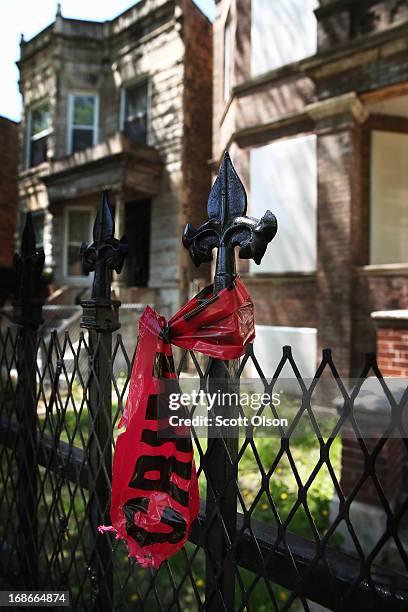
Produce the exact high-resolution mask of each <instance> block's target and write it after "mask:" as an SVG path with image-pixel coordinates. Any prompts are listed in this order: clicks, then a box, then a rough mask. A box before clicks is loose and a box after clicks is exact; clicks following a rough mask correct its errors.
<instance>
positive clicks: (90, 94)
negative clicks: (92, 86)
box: [66, 91, 99, 155]
mask: <svg viewBox="0 0 408 612" xmlns="http://www.w3.org/2000/svg"><path fill="white" fill-rule="evenodd" d="M81 97H82V98H94V100H95V106H94V118H93V125H92V146H93V147H94V146H95V145H96V144H98V139H99V94H98V93H97V92H95V91H71V92H70V93H69V94H68V117H67V119H68V120H67V146H66V152H67V155H73V154H74V153H78V152H80V151H73V144H74V142H73V137H72V136H73V134H72V133H73V130H74V127H75V128H76V129H83V130H84V131H86V130H88V131H90V130H91V128H90V126H88V125H87V126H80V125H78V126H74V123H73V119H74V101H75V98H81Z"/></svg>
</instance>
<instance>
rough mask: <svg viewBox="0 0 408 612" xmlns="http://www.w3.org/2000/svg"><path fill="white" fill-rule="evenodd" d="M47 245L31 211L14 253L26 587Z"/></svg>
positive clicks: (32, 579) (33, 581)
mask: <svg viewBox="0 0 408 612" xmlns="http://www.w3.org/2000/svg"><path fill="white" fill-rule="evenodd" d="M44 259H45V258H44V251H43V250H42V249H37V247H36V244H35V234H34V226H33V221H32V218H31V213H27V215H26V219H25V225H24V229H23V234H22V239H21V253H20V254H16V255H15V256H14V262H13V263H14V268H15V270H16V274H17V278H18V284H17V287H18V290H17V295H16V296H15V299H14V304H13V318H14V322H15V323H16V324H17V325H18V332H17V343H16V346H17V374H18V383H17V393H16V417H17V421H18V424H19V428H18V437H17V441H16V450H17V457H18V460H17V461H18V495H17V512H18V517H19V544H18V557H19V566H20V572H21V577H22V581H23V584H24V586H25V588H36V586H37V583H38V574H37V572H38V541H37V538H38V524H37V519H38V517H37V478H38V465H37V453H36V443H35V439H36V420H37V414H36V411H37V389H36V378H37V376H36V374H37V370H36V366H37V331H38V327H39V325H40V324H41V323H42V305H43V302H44V294H43V291H42V286H41V275H42V271H43V267H44Z"/></svg>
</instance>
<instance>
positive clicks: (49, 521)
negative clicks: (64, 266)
mask: <svg viewBox="0 0 408 612" xmlns="http://www.w3.org/2000/svg"><path fill="white" fill-rule="evenodd" d="M209 213H210V221H209V222H208V223H207V224H205V225H204V226H203V227H202V228H199V229H198V230H194V229H193V228H190V227H189V228H187V230H186V233H185V235H184V244H185V246H186V247H187V248H189V250H190V253H191V254H192V256H193V259H195V263H197V264H199V263H201V262H203V261H208V259H209V258H210V254H211V250H212V249H213V248H214V247H216V248H217V249H218V260H217V266H216V287H217V290H219V289H221V288H222V287H224V286H226V285H227V284H228V283H229V282H230V280H231V278H232V277H233V275H234V274H235V262H234V254H233V252H234V247H235V246H237V245H238V246H240V249H241V256H243V257H253V258H254V259H255V260H256V261H259V260H260V258H261V257H262V255H263V253H264V252H265V249H266V247H267V244H268V242H270V241H271V240H272V238H273V236H274V234H275V232H276V224H275V222H274V219H273V216H272V215H271V214H270V213H267V214H266V215H265V217H264V218H263V219H262V220H261V221H257V220H253V219H250V218H246V217H245V214H246V196H245V192H244V191H243V187H242V185H241V183H240V182H239V179H238V177H237V176H236V174H235V172H234V170H233V168H232V165H231V163H230V160H229V158H228V157H226V159H225V160H224V164H223V167H222V168H221V171H220V175H219V180H218V182H217V183H216V184H215V186H214V187H213V190H212V193H211V195H210V201H209ZM248 244H250V245H251V246H250V247H248ZM126 249H127V247H126V242H125V240H123V239H122V240H121V241H118V240H116V239H115V238H114V225H113V218H112V214H111V211H110V207H109V203H108V200H107V196H106V194H104V196H103V198H102V203H101V207H100V209H99V213H98V216H97V219H96V223H95V230H94V241H93V243H92V244H90V245H85V246H84V247H83V249H82V254H83V258H84V261H85V265H86V267H87V269H88V270H94V271H95V274H94V280H93V288H92V295H91V298H90V299H89V300H85V301H83V302H82V308H83V317H82V326H83V328H84V332H83V333H82V334H81V335H79V336H78V337H75V339H71V338H70V334H69V332H66V333H65V335H64V336H63V337H61V336H58V334H57V333H56V332H55V333H51V334H50V333H49V331H48V330H46V329H45V328H43V327H41V309H42V302H43V299H42V296H41V283H40V276H41V270H42V265H43V262H44V256H43V253H42V252H41V250H39V249H37V248H36V246H35V241H34V232H33V227H32V222H31V219H30V215H28V216H27V222H26V227H25V231H24V235H23V240H22V249H21V255H20V256H19V257H18V258H17V259H16V266H17V270H18V274H19V294H18V296H17V299H16V302H15V306H14V319H15V323H16V325H15V326H13V327H12V328H9V329H3V330H1V332H0V371H1V377H0V519H1V520H0V538H1V549H0V581H1V583H2V584H1V586H2V587H9V588H10V587H13V586H15V587H18V588H20V589H21V588H23V587H24V588H37V589H39V588H53V589H59V590H61V589H67V590H69V591H70V598H71V607H72V609H74V610H122V609H129V610H134V609H148V608H151V609H152V610H187V609H188V610H204V609H205V610H217V611H218V610H223V609H225V610H227V611H233V610H242V611H243V610H247V611H249V610H257V612H260V611H261V612H262V611H267V610H268V611H269V610H288V609H293V610H297V609H305V610H310V609H312V608H313V602H317V603H319V604H321V605H323V606H326V607H328V608H329V609H332V610H343V609H346V608H347V609H350V610H381V611H385V610H393V611H394V610H406V609H407V608H408V578H407V575H406V572H407V569H408V556H407V551H406V547H405V539H404V538H405V524H404V521H406V519H407V515H408V511H407V509H408V497H407V498H405V499H401V500H399V504H398V505H397V506H395V507H394V506H393V505H391V504H390V503H389V500H388V499H387V497H386V495H385V493H384V490H383V487H382V484H381V482H380V479H379V477H378V473H377V461H378V460H379V458H381V453H382V451H383V449H384V446H385V445H386V444H387V443H388V440H389V438H390V437H393V436H394V437H398V440H399V442H398V443H399V444H401V448H402V450H403V455H404V457H407V451H408V444H407V436H406V432H405V429H404V418H403V417H404V415H405V413H406V409H407V403H408V388H407V389H406V390H405V392H404V393H403V394H402V396H399V397H398V398H396V397H394V396H393V394H392V391H391V390H390V389H389V388H388V387H387V384H386V381H384V380H383V378H382V376H381V373H380V372H379V370H378V368H377V366H376V363H375V359H374V357H373V356H370V357H368V358H367V361H366V364H365V365H364V367H363V369H362V373H361V378H360V380H361V385H362V384H363V381H365V380H367V378H368V377H370V376H374V377H375V378H376V379H378V381H379V383H380V384H382V385H383V392H384V397H385V398H386V399H387V400H388V401H389V402H390V405H391V416H392V418H391V421H390V426H389V428H388V429H387V430H386V432H385V433H383V434H381V435H379V436H378V439H376V440H374V441H371V442H370V444H368V443H367V441H366V440H365V439H364V436H363V435H362V434H361V431H360V430H359V425H358V422H357V420H356V418H355V415H354V410H353V407H354V403H355V401H356V399H357V398H358V396H359V389H358V388H355V389H353V390H352V391H348V390H347V389H346V388H345V386H344V385H343V382H342V381H341V379H340V377H339V375H338V372H337V370H336V368H335V363H334V361H333V359H332V356H331V353H330V352H329V351H325V352H324V354H323V357H322V361H321V364H320V366H319V367H318V369H317V372H316V376H315V379H314V380H313V382H312V384H311V385H308V384H306V382H305V381H304V380H303V379H302V377H301V375H300V373H299V372H298V370H297V366H296V362H295V360H294V359H293V357H292V355H291V352H290V350H289V349H288V348H285V349H284V351H283V356H282V360H281V362H280V363H279V364H277V368H276V372H275V374H274V376H273V377H272V379H269V380H268V379H267V378H266V377H265V376H264V373H263V371H262V364H259V363H258V361H257V359H256V356H255V354H254V351H253V348H252V346H249V347H248V349H247V352H246V355H245V357H244V358H243V359H242V360H241V363H233V364H231V363H229V364H228V363H224V362H217V361H215V360H204V361H203V360H202V358H200V357H199V356H198V355H196V354H194V353H189V357H190V358H189V360H188V363H189V366H188V367H189V372H190V375H191V370H192V369H193V370H194V373H195V375H196V377H197V380H198V382H199V384H200V383H201V384H204V385H208V386H209V387H211V385H219V384H220V383H219V381H220V379H222V380H221V386H220V387H217V389H218V388H221V389H224V390H225V389H226V390H231V389H233V388H234V389H236V388H237V385H238V384H239V379H240V377H241V376H242V375H243V374H242V373H243V372H244V371H245V368H246V367H248V366H249V364H252V368H253V369H255V370H256V371H257V377H258V379H259V383H260V384H261V385H262V386H263V388H264V389H265V390H271V389H273V388H274V385H276V384H277V381H278V380H279V377H280V376H281V375H282V371H283V368H284V367H285V364H286V365H289V366H290V367H291V369H292V371H293V376H294V377H295V379H296V380H297V381H298V383H299V386H300V389H301V393H300V397H299V398H298V399H297V400H296V402H297V403H296V402H295V404H294V405H295V411H294V416H293V418H292V421H291V425H290V427H289V428H288V430H286V432H281V433H282V435H281V437H280V438H276V439H274V440H272V439H266V440H261V439H257V438H256V437H254V438H240V437H239V436H237V437H236V438H235V439H223V438H216V439H213V440H205V439H202V438H200V437H199V436H198V434H197V432H196V431H195V430H194V428H193V440H194V445H195V456H196V462H197V467H198V480H199V486H200V496H201V500H202V501H201V510H200V515H199V518H198V520H197V521H196V522H195V524H194V526H193V530H192V533H191V537H190V541H189V542H188V543H187V545H186V546H185V547H184V549H183V550H182V551H180V552H179V553H177V555H176V556H175V557H174V558H172V559H170V560H169V561H168V562H166V563H164V564H163V565H162V567H161V568H160V570H158V571H151V570H146V569H142V568H140V567H138V566H137V565H136V564H135V563H134V562H133V561H132V560H129V559H127V552H126V550H125V547H124V545H123V543H122V542H120V541H116V540H115V539H114V538H113V537H112V535H111V534H110V533H104V534H103V535H101V534H98V532H97V526H98V525H99V524H100V523H109V514H108V509H109V501H110V486H111V465H112V453H113V450H114V446H115V437H116V424H117V422H118V420H119V418H120V415H121V413H122V410H123V405H124V402H125V399H126V395H127V387H128V384H129V379H130V374H131V368H132V362H133V358H134V355H133V354H131V353H129V352H128V351H127V350H126V348H125V346H124V343H123V339H122V338H121V335H120V333H118V328H119V318H118V313H119V312H120V304H119V302H117V301H115V300H113V299H112V298H111V273H112V270H113V269H115V270H116V271H117V273H119V272H120V270H121V267H122V265H123V261H124V258H125V255H126ZM186 364H187V353H186V352H185V353H183V354H182V355H181V356H180V360H179V364H178V370H177V371H178V374H179V375H181V373H182V372H185V370H186V367H187V366H186ZM116 365H117V367H116ZM325 377H331V378H332V380H333V381H334V382H335V384H336V385H337V386H338V389H339V395H340V397H341V398H342V402H341V403H340V406H339V409H338V411H337V413H335V414H333V416H332V421H331V432H330V434H329V435H323V434H322V432H321V430H320V428H319V424H318V421H317V419H316V414H315V409H314V407H313V405H312V399H313V393H314V392H315V389H316V386H317V384H318V382H319V380H321V379H323V378H325ZM216 381H218V382H217V383H216ZM219 410H220V411H221V410H222V408H221V407H219ZM305 416H307V417H308V419H309V420H310V428H309V437H308V439H307V441H306V442H305V440H303V439H301V440H299V439H298V438H296V437H295V435H294V431H295V430H296V427H297V425H298V423H299V422H300V420H301V419H302V418H303V417H305ZM345 425H347V426H348V427H350V428H351V429H352V430H353V431H354V432H355V439H356V441H357V442H358V445H359V448H360V451H361V453H362V455H363V456H364V458H365V466H364V468H362V471H361V474H360V476H359V478H357V480H356V482H355V486H354V488H353V489H352V490H351V491H348V492H347V493H345V492H344V491H342V488H341V486H340V469H341V467H340V462H339V452H340V451H339V449H340V445H341V436H340V432H341V431H342V428H343V427H344V426H345ZM302 445H303V446H302ZM308 456H311V457H312V459H310V464H309V463H308ZM405 461H406V459H405ZM302 462H303V463H302ZM302 465H303V467H302ZM305 466H306V467H305ZM306 468H307V469H306ZM323 473H324V475H325V476H324V480H322V474H323ZM282 474H283V476H282ZM285 478H286V479H290V482H291V483H292V485H291V487H289V486H286V485H285V486H284V484H285V480H284V479H285ZM319 479H320V480H319ZM368 481H370V482H371V483H372V486H373V487H374V489H375V490H376V491H377V494H378V496H379V500H380V502H381V507H382V509H383V512H384V516H385V518H386V521H385V526H384V531H383V532H382V533H379V534H378V542H377V543H376V545H375V546H374V547H373V548H372V549H371V550H365V549H364V547H363V545H362V544H361V542H360V538H359V533H358V529H357V526H356V525H355V522H354V519H353V517H352V514H351V512H350V509H351V506H352V504H353V503H354V502H355V500H356V499H358V494H359V492H360V491H361V490H362V488H363V487H364V486H366V483H367V482H368ZM319 483H320V484H319ZM322 483H323V484H322ZM323 485H324V486H323ZM318 486H321V487H323V488H326V489H330V495H329V494H327V495H326V498H325V499H324V500H323V502H321V504H320V506H318V502H319V503H320V501H319V500H318V502H317V501H316V499H317V498H316V490H318ZM285 487H286V488H285ZM330 496H331V497H333V496H337V498H338V501H339V504H338V510H337V511H335V512H334V511H333V510H332V511H331V513H330V510H329V507H328V506H329V497H330ZM322 508H323V510H322ZM340 525H342V526H343V528H344V529H345V530H346V531H347V532H348V535H349V537H350V538H351V541H352V542H353V544H354V547H355V554H354V555H350V554H347V553H346V552H344V551H343V549H342V541H341V538H340V537H339V527H340ZM389 542H392V543H393V547H394V552H395V554H396V555H397V556H398V557H399V561H398V565H396V564H395V563H394V562H393V563H390V562H387V561H386V560H384V559H383V558H381V555H382V553H383V552H384V550H385V547H386V545H387V543H389ZM383 556H384V555H383Z"/></svg>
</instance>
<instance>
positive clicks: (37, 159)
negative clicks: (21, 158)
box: [27, 102, 50, 167]
mask: <svg viewBox="0 0 408 612" xmlns="http://www.w3.org/2000/svg"><path fill="white" fill-rule="evenodd" d="M49 126H50V107H49V103H48V102H42V103H41V104H38V105H36V106H35V107H33V108H31V109H30V111H29V115H28V155H27V162H28V163H27V166H28V167H33V166H38V165H39V164H42V163H43V162H45V161H47V144H48V134H49Z"/></svg>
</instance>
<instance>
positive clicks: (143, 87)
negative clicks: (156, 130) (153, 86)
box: [120, 79, 149, 144]
mask: <svg viewBox="0 0 408 612" xmlns="http://www.w3.org/2000/svg"><path fill="white" fill-rule="evenodd" d="M148 99H149V91H148V81H147V79H144V80H142V81H138V82H137V83H135V84H134V85H131V86H129V87H126V88H124V89H122V97H121V113H120V114H121V117H120V124H121V130H122V131H123V132H124V133H125V134H126V136H128V137H129V138H130V139H131V140H133V142H136V143H139V144H146V143H147V122H148Z"/></svg>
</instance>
